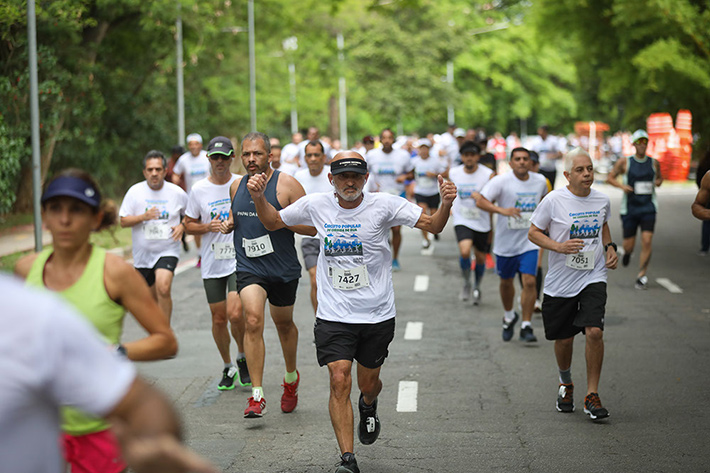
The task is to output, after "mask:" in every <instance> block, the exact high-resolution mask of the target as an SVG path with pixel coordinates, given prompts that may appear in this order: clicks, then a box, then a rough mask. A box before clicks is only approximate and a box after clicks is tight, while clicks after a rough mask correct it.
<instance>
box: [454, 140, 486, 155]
mask: <svg viewBox="0 0 710 473" xmlns="http://www.w3.org/2000/svg"><path fill="white" fill-rule="evenodd" d="M459 153H461V154H467V153H471V154H481V148H480V147H479V146H478V145H477V144H476V142H475V141H464V143H463V144H462V145H461V148H459Z"/></svg>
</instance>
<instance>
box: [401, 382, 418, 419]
mask: <svg viewBox="0 0 710 473" xmlns="http://www.w3.org/2000/svg"><path fill="white" fill-rule="evenodd" d="M418 391H419V383H417V382H416V381H400V382H399V394H398V395H397V412H417V393H418Z"/></svg>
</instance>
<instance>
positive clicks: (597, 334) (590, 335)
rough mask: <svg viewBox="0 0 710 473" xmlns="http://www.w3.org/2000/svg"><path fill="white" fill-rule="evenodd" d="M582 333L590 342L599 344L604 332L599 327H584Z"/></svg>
mask: <svg viewBox="0 0 710 473" xmlns="http://www.w3.org/2000/svg"><path fill="white" fill-rule="evenodd" d="M584 333H585V335H586V337H587V340H589V341H590V342H595V343H599V342H601V341H602V340H603V339H604V331H603V330H602V329H600V328H599V327H586V328H585V329H584Z"/></svg>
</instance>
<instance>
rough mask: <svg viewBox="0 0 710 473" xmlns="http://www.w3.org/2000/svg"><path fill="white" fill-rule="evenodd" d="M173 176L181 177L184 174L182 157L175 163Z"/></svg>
mask: <svg viewBox="0 0 710 473" xmlns="http://www.w3.org/2000/svg"><path fill="white" fill-rule="evenodd" d="M173 174H180V175H181V176H182V175H183V174H185V160H184V159H182V157H179V158H178V160H177V162H176V163H175V166H174V167H173ZM183 177H184V176H183Z"/></svg>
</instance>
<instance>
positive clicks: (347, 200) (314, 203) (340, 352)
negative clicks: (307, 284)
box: [248, 151, 456, 473]
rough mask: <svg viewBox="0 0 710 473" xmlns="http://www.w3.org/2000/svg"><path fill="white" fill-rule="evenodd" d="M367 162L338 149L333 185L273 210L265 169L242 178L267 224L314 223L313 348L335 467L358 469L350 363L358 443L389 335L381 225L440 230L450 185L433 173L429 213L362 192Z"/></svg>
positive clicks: (452, 193)
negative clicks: (434, 191) (325, 394)
mask: <svg viewBox="0 0 710 473" xmlns="http://www.w3.org/2000/svg"><path fill="white" fill-rule="evenodd" d="M367 167H368V165H367V163H366V162H365V160H364V159H363V158H362V156H360V155H359V154H358V153H356V152H354V151H344V152H341V153H338V154H337V155H336V156H335V158H334V159H333V161H332V162H331V165H330V174H329V175H328V178H329V179H330V181H331V182H332V184H333V186H334V188H335V192H334V194H333V193H325V192H324V193H316V194H309V195H307V196H305V197H304V198H302V199H300V200H298V201H297V202H296V203H295V204H294V205H292V206H290V207H286V208H285V209H283V210H281V211H278V209H277V208H275V207H274V206H273V205H272V204H271V203H270V202H269V201H268V198H267V197H265V190H266V191H267V192H268V177H267V176H266V175H265V174H255V175H253V176H252V177H251V178H250V179H249V184H248V188H249V192H250V194H251V196H252V198H253V199H254V203H255V206H256V211H257V213H258V215H259V219H260V220H261V222H262V223H263V224H264V226H265V227H266V228H267V229H270V231H281V230H279V229H284V228H286V227H287V226H293V225H313V226H315V228H316V230H317V232H318V238H319V240H320V241H321V244H322V251H321V252H320V255H319V256H318V270H317V279H318V302H319V303H318V312H317V314H316V325H315V328H314V334H315V338H316V354H317V357H318V363H319V364H320V365H321V366H326V365H327V366H328V372H329V374H330V401H329V405H328V406H329V411H330V419H331V422H332V424H333V430H334V431H335V437H336V439H337V441H338V446H339V447H340V452H341V463H340V465H339V467H338V469H337V470H336V472H338V473H359V471H360V470H359V468H358V465H357V461H356V460H355V455H354V453H353V450H354V446H353V444H354V440H353V438H354V433H353V427H354V426H353V412H352V406H351V404H350V390H351V386H352V377H351V371H352V364H353V360H356V361H357V382H358V387H359V389H360V400H359V401H358V410H359V411H360V422H359V425H358V437H359V439H360V442H361V443H362V444H364V445H370V444H372V443H374V442H375V440H377V437H378V436H379V433H380V420H379V417H378V415H377V396H378V395H379V394H380V392H381V390H382V381H381V380H380V369H381V367H382V364H383V363H384V361H385V358H386V357H387V355H388V347H389V344H390V342H391V341H392V339H393V337H394V326H395V323H394V317H395V306H394V287H393V285H392V268H391V266H390V264H389V261H390V257H391V254H390V249H389V245H388V243H387V236H388V234H389V232H388V229H389V228H390V227H392V226H396V225H407V226H410V227H416V228H418V229H420V230H426V231H428V232H431V233H439V232H441V230H442V229H443V228H444V226H445V225H446V221H447V220H448V217H449V213H450V212H451V204H452V202H453V201H454V199H455V198H456V186H455V185H454V184H453V183H452V182H449V181H446V182H444V180H443V178H442V177H441V175H439V176H438V182H439V189H440V192H441V196H442V206H441V207H440V208H439V210H438V211H437V212H436V213H435V214H434V215H427V214H425V213H423V212H422V208H421V207H419V206H417V205H415V204H413V203H411V202H409V201H407V200H406V199H404V198H402V197H399V196H394V195H389V194H387V193H384V192H381V193H363V192H362V190H363V187H364V186H365V182H366V180H367V178H368V172H367Z"/></svg>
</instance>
